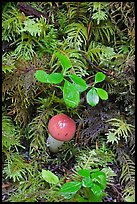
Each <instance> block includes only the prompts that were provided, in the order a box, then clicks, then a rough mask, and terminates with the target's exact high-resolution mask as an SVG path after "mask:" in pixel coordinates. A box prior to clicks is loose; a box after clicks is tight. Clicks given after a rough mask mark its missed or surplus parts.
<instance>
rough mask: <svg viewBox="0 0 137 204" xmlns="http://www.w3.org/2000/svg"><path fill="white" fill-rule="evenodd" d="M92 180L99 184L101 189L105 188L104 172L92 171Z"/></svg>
mask: <svg viewBox="0 0 137 204" xmlns="http://www.w3.org/2000/svg"><path fill="white" fill-rule="evenodd" d="M91 177H92V181H93V182H94V183H96V184H97V185H99V186H100V188H101V189H102V190H104V189H105V188H106V175H105V173H104V172H102V171H99V172H94V173H92V174H91Z"/></svg>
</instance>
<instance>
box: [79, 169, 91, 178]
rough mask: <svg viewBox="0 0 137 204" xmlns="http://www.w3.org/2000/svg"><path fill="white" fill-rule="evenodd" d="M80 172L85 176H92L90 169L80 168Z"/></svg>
mask: <svg viewBox="0 0 137 204" xmlns="http://www.w3.org/2000/svg"><path fill="white" fill-rule="evenodd" d="M78 174H79V175H80V176H84V177H86V178H89V177H90V170H89V169H80V170H78Z"/></svg>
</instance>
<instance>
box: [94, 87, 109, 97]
mask: <svg viewBox="0 0 137 204" xmlns="http://www.w3.org/2000/svg"><path fill="white" fill-rule="evenodd" d="M96 90H97V93H98V95H99V97H100V98H101V99H102V100H107V99H108V93H107V92H106V91H105V90H104V89H101V88H96Z"/></svg>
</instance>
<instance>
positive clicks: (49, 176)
mask: <svg viewBox="0 0 137 204" xmlns="http://www.w3.org/2000/svg"><path fill="white" fill-rule="evenodd" d="M42 178H43V179H44V180H45V181H47V182H48V183H51V184H57V183H58V182H59V178H58V177H57V176H56V175H55V174H53V173H52V172H51V171H49V170H44V169H42Z"/></svg>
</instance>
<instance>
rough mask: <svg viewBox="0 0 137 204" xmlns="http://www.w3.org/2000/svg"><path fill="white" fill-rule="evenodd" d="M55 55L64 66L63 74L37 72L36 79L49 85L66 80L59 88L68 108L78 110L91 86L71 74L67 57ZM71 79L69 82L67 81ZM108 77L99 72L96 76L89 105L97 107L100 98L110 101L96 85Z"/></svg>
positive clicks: (89, 96) (87, 98)
mask: <svg viewBox="0 0 137 204" xmlns="http://www.w3.org/2000/svg"><path fill="white" fill-rule="evenodd" d="M55 55H56V56H57V58H58V59H59V60H60V62H61V65H62V73H58V72H56V73H51V74H47V73H46V72H45V71H43V70H37V71H36V73H35V77H36V79H37V80H38V81H40V82H42V83H49V84H59V83H61V82H62V81H63V80H64V84H63V86H58V85H57V87H58V88H60V89H61V90H62V92H63V99H64V101H65V103H66V105H67V106H68V107H71V108H76V107H77V106H78V104H79V102H80V94H81V93H82V92H84V91H86V90H87V89H88V88H90V87H89V85H88V84H87V83H86V81H85V80H84V79H82V78H80V77H79V76H77V75H76V74H69V71H68V70H69V69H70V68H71V67H72V65H71V62H70V60H69V58H68V57H67V56H65V55H64V54H62V53H59V52H56V53H55ZM66 77H67V78H69V79H70V81H69V80H67V79H66ZM105 78H106V75H105V74H103V73H102V72H98V73H97V74H96V75H95V81H94V83H93V85H92V88H91V89H90V90H89V91H88V92H87V94H86V100H87V103H88V104H89V105H91V106H96V105H97V104H98V103H99V97H100V98H101V99H102V100H107V99H108V93H107V92H106V91H105V90H104V89H102V88H97V87H95V85H96V84H97V83H99V82H102V81H104V80H105Z"/></svg>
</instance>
